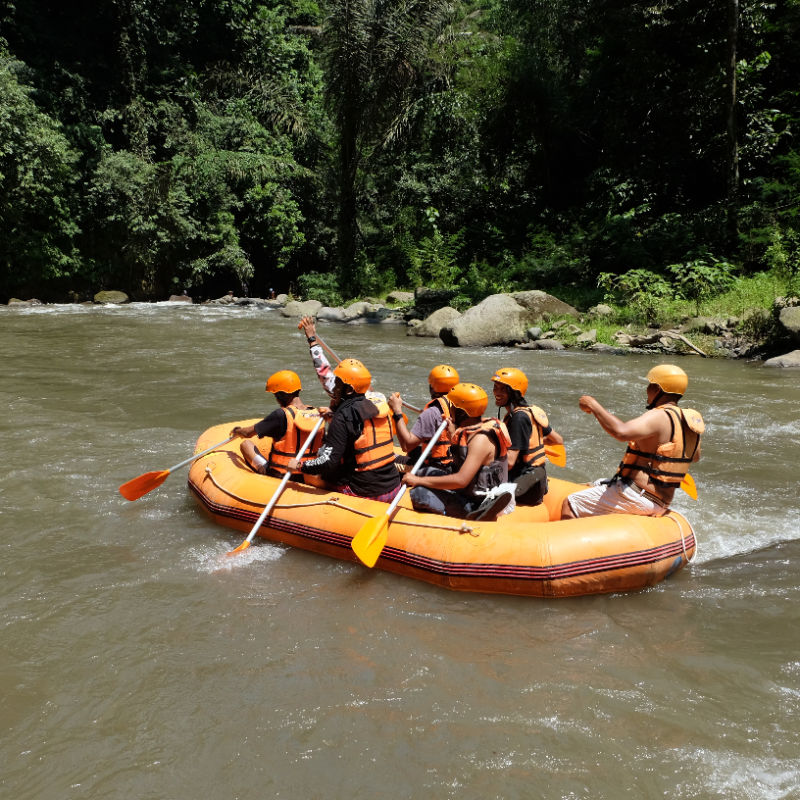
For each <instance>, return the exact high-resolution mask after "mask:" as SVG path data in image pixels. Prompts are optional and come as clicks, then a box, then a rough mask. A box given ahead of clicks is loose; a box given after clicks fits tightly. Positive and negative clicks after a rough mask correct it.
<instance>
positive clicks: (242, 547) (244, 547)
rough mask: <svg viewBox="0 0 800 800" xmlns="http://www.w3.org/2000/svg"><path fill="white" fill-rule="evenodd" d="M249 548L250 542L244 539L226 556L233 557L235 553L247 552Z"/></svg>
mask: <svg viewBox="0 0 800 800" xmlns="http://www.w3.org/2000/svg"><path fill="white" fill-rule="evenodd" d="M248 547H250V542H249V540H248V539H245V540H244V541H243V542H242V543H241V544H240V545H239V546H238V547H235V548H234V549H233V550H229V551H228V552H227V553H226V555H229V556H235V555H236V554H237V553H241V552H242V550H247V548H248Z"/></svg>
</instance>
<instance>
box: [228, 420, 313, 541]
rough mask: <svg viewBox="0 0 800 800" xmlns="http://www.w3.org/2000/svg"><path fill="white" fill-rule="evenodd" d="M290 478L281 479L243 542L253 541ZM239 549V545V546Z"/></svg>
mask: <svg viewBox="0 0 800 800" xmlns="http://www.w3.org/2000/svg"><path fill="white" fill-rule="evenodd" d="M323 422H324V419H323V417H320V418H319V419H318V420H317V421H316V423H315V424H314V427H313V428H312V429H311V433H309V434H308V437H307V438H306V440H305V441H304V442H303V446H302V447H301V448H300V449H299V450H298V451H297V456H296V458H302V457H303V455H304V454H305V452H306V450H308V447H309V445H310V444H311V441H312V439H313V438H314V437H315V436H316V435H317V431H318V430H319V427H320V425H322V423H323ZM291 477H292V473H291V472H287V473H286V474H285V475H284V476H283V477H282V478H281V482H280V484H279V485H278V488H277V489H276V490H275V492H274V493H273V495H272V497H270V499H269V502H268V503H267V504H266V505H265V506H264V510H263V511H262V512H261V516H260V517H259V518H258V519H257V520H256V524H255V525H253V527H252V529H251V531H250V533H248V534H247V538H246V539H245V542H247V544H250V542H252V541H253V537H254V536H255V535H256V533H257V532H258V529H259V528H260V527H261V523H262V522H263V521H264V520H265V519H266V518H267V516H268V515H269V512H270V511H272V509H273V508H274V507H275V503H277V502H278V498H279V497H280V496H281V493H282V492H283V490H284V489H285V488H286V484H287V483H288V482H289V478H291ZM239 546H240V547H241V545H239Z"/></svg>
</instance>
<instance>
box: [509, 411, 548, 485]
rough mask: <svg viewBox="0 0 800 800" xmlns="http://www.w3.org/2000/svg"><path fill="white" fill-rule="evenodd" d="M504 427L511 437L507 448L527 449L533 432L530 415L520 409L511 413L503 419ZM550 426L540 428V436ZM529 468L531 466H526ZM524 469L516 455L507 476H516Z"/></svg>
mask: <svg viewBox="0 0 800 800" xmlns="http://www.w3.org/2000/svg"><path fill="white" fill-rule="evenodd" d="M505 423H506V427H507V428H508V435H509V436H510V437H511V444H510V445H509V448H508V449H509V450H519V451H522V450H527V449H528V446H529V445H530V441H531V434H532V433H533V425H532V424H531V418H530V416H529V415H528V414H527V413H526V412H524V411H520V412H518V413H516V414H515V413H513V412H512V413H511V414H509V415H508V416H507V417H506V419H505ZM552 430H553V429H552V427H551V426H550V425H548V426H547V427H546V428H542V437H545V436H547V435H548V434H549V433H551V432H552ZM527 469H531V467H527ZM525 470H526V467H525V465H524V464H523V463H522V458H521V457H520V456H517V460H516V462H515V464H514V466H513V468H512V469H510V470H509V471H508V476H509V478H516V477H518V476H519V475H521V474H522V473H523V472H524V471H525Z"/></svg>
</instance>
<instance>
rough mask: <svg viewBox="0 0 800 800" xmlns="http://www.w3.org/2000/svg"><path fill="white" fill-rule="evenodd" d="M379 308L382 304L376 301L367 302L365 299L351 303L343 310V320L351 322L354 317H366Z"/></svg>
mask: <svg viewBox="0 0 800 800" xmlns="http://www.w3.org/2000/svg"><path fill="white" fill-rule="evenodd" d="M379 308H382V306H379V305H378V304H377V303H368V302H367V301H366V300H360V301H358V302H355V303H351V304H350V305H349V306H347V308H345V310H344V321H345V322H352V321H353V320H355V319H360V318H362V317H368V316H369V315H370V314H374V313H375V312H377V311H378V309H379Z"/></svg>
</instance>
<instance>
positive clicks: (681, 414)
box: [561, 364, 705, 519]
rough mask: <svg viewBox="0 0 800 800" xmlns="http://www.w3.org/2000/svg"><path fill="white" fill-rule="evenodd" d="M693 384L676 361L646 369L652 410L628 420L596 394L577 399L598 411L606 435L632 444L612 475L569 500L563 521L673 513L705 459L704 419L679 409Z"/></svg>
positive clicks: (582, 406) (590, 410) (586, 408)
mask: <svg viewBox="0 0 800 800" xmlns="http://www.w3.org/2000/svg"><path fill="white" fill-rule="evenodd" d="M688 385H689V378H688V376H687V375H686V373H685V372H684V371H683V370H682V369H681V368H680V367H677V366H675V365H674V364H659V365H658V366H656V367H653V368H652V369H651V370H650V371H649V372H648V373H647V411H645V413H644V414H642V415H641V416H639V417H636V418H635V419H632V420H629V421H628V422H623V421H622V420H621V419H619V417H616V416H614V414H612V413H611V412H610V411H607V410H606V409H605V408H604V407H603V406H602V405H600V403H599V402H598V401H597V400H595V398H594V397H591V396H589V395H584V396H583V397H581V398H580V400H579V401H578V405H579V407H580V409H581V410H582V411H585V412H586V413H587V414H594V416H595V418H596V419H597V421H598V422H599V423H600V427H601V428H603V430H604V431H606V433H608V434H610V435H611V436H613V437H614V438H615V439H619V440H620V441H623V442H628V448H627V449H626V450H625V455H624V456H623V458H622V461H621V463H620V465H619V468H618V469H617V472H616V474H615V475H614V476H613V477H612V478H606V479H602V480H598V481H595V483H594V484H593V485H592V486H590V487H589V488H588V489H584V490H582V491H580V492H575V493H574V494H571V495H570V496H569V497H567V498H566V499H565V500H564V503H563V506H562V509H561V518H562V519H572V518H575V517H586V516H590V515H593V514H639V515H643V516H651V517H660V516H662V515H664V514H666V513H667V511H669V507H670V504H671V503H672V498H673V495H674V494H675V490H676V489H677V488H678V487H679V486H680V485H681V482H682V481H683V480H684V478H685V477H686V475H687V473H688V471H689V465H690V464H691V463H693V462H695V461H698V460H699V459H700V439H701V436H702V434H703V432H704V431H705V423H704V422H703V418H702V417H701V416H700V414H698V412H697V411H695V410H694V409H691V408H687V409H681V408H678V401H679V400H680V399H681V397H683V395H684V393H685V392H686V388H687V386H688Z"/></svg>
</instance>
